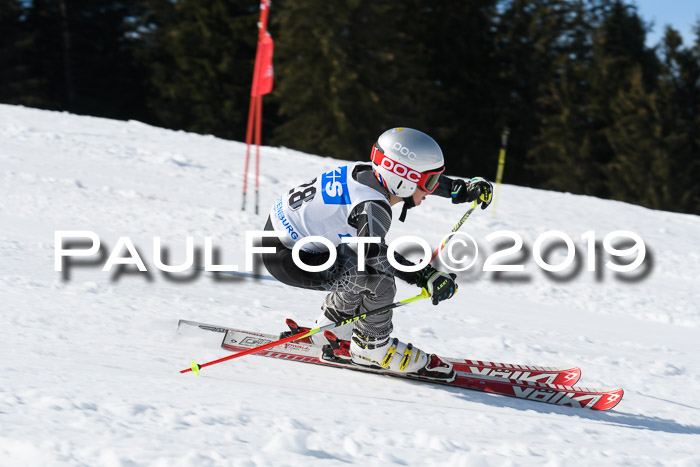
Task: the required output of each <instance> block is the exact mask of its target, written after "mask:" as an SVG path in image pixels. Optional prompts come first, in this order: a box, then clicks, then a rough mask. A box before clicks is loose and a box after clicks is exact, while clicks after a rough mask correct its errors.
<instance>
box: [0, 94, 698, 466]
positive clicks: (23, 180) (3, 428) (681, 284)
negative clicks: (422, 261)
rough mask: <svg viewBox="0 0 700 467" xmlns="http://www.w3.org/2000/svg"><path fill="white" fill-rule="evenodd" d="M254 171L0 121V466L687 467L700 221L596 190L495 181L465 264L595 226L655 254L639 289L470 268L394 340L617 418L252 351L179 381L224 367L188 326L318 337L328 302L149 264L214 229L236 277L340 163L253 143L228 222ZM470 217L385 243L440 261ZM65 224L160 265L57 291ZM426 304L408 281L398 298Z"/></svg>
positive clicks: (84, 133) (453, 216) (161, 144)
mask: <svg viewBox="0 0 700 467" xmlns="http://www.w3.org/2000/svg"><path fill="white" fill-rule="evenodd" d="M378 131H379V130H378ZM244 155H245V145H244V144H241V143H237V142H230V141H223V140H219V139H216V138H214V137H211V136H202V135H195V134H189V133H184V132H174V131H169V130H163V129H159V128H154V127H150V126H147V125H144V124H141V123H138V122H133V121H131V122H119V121H111V120H105V119H99V118H91V117H80V116H74V115H69V114H66V113H58V112H47V111H39V110H34V109H27V108H22V107H14V106H7V105H0V310H2V311H1V313H0V350H1V351H2V363H1V364H0V465H6V466H15V465H57V464H72V465H76V464H80V465H168V466H170V465H187V466H189V465H192V466H199V465H240V466H244V465H300V464H306V465H320V464H324V465H326V464H328V465H345V464H348V463H358V464H368V465H387V464H408V465H470V466H471V465H534V464H537V465H545V464H546V465H591V464H598V465H620V464H627V465H658V464H665V465H668V464H670V465H688V466H690V465H700V454H699V453H698V446H700V422H698V416H700V402H698V398H697V396H696V393H697V390H698V389H700V384H699V383H700V376H699V375H700V357H699V355H700V343H699V339H698V338H699V337H700V333H699V326H700V305H698V292H697V290H698V288H700V261H699V260H700V247H698V239H699V234H700V218H698V217H697V216H690V215H682V214H673V213H668V212H660V211H652V210H648V209H645V208H642V207H638V206H632V205H628V204H624V203H620V202H613V201H606V200H600V199H596V198H591V197H586V196H574V195H571V194H567V193H556V192H547V191H541V190H533V189H528V188H522V187H516V186H509V185H504V186H502V187H501V191H500V198H499V201H498V205H497V211H496V216H495V217H492V215H491V214H490V213H489V212H488V211H485V212H482V211H481V210H478V211H477V212H475V213H474V214H473V215H472V217H470V218H469V219H468V221H467V222H466V223H465V225H464V226H463V227H462V230H463V231H465V232H468V233H470V234H471V235H473V236H474V237H475V238H476V239H477V240H478V242H479V245H480V246H481V247H482V249H483V251H484V253H482V255H481V256H480V261H479V262H477V266H478V267H480V266H481V265H483V259H484V258H485V254H487V253H488V252H489V251H493V245H491V244H489V242H487V241H485V240H484V237H485V236H486V235H488V234H489V233H491V232H494V231H497V230H504V229H507V230H512V231H515V232H517V233H518V234H520V235H521V236H522V237H523V238H524V240H525V244H526V245H528V246H529V247H530V248H531V247H532V245H533V242H534V240H535V238H536V237H537V236H538V235H540V234H542V233H543V232H545V231H547V230H560V231H563V232H566V233H567V234H569V235H570V236H571V237H572V238H573V239H574V241H575V242H576V244H577V246H578V247H579V248H581V251H580V252H579V253H582V252H584V251H585V242H584V241H583V240H581V238H580V237H581V235H582V234H583V233H584V232H586V231H589V230H594V231H595V232H596V238H597V239H599V240H602V238H603V237H604V236H605V235H606V234H607V233H609V232H611V231H614V230H631V231H634V232H636V233H637V234H639V235H640V236H641V237H642V238H643V239H644V241H645V243H646V245H647V248H648V250H649V252H650V258H647V260H646V261H645V264H644V266H645V267H647V268H648V271H647V274H646V276H645V277H644V278H642V279H640V280H636V281H623V280H620V279H619V278H618V277H616V276H615V274H614V273H612V272H611V271H609V270H606V269H605V268H604V267H603V268H602V274H601V273H600V271H601V268H599V270H598V271H599V272H598V273H593V272H588V271H587V270H586V267H585V263H584V266H583V267H582V269H581V270H580V271H579V272H578V273H577V274H575V275H574V276H573V278H572V279H570V280H568V281H554V280H551V279H549V278H547V277H546V276H545V274H543V272H542V271H541V270H540V269H539V268H538V267H537V266H536V265H535V263H534V262H533V260H532V257H531V256H527V257H526V258H525V260H524V261H523V262H524V264H525V273H524V274H525V277H523V274H518V275H517V276H518V277H514V275H513V274H510V275H506V276H505V277H506V278H507V280H495V278H494V274H493V273H484V272H481V273H479V272H478V271H476V270H475V271H472V272H470V273H465V274H462V275H461V276H460V284H461V288H460V293H459V294H458V295H457V296H456V297H455V298H454V299H452V300H450V301H449V302H447V303H445V304H443V305H440V306H439V307H433V306H432V305H431V304H430V303H428V301H421V302H418V303H416V304H412V305H409V306H406V307H404V308H402V309H401V310H400V311H398V310H397V312H396V314H395V329H396V331H395V332H396V335H397V336H400V337H402V338H404V339H406V340H410V341H411V342H413V343H414V344H416V345H418V346H420V347H422V348H424V349H426V350H428V351H432V352H438V353H441V354H444V355H447V356H462V357H468V358H474V359H483V360H495V361H505V362H512V363H523V364H526V363H530V364H540V365H566V364H574V365H578V366H580V367H581V368H582V370H583V377H582V379H581V383H582V384H583V385H585V386H589V387H600V386H602V387H610V386H621V387H623V388H625V391H626V392H625V397H624V399H623V401H622V402H621V403H620V404H619V405H618V406H617V407H616V408H615V409H614V410H613V411H610V412H605V413H599V412H592V411H586V410H575V409H571V408H567V407H554V406H549V405H546V404H538V403H534V402H528V401H523V400H515V399H509V398H505V397H499V396H493V395H488V394H483V393H478V392H469V391H465V392H463V391H457V390H453V389H446V388H441V387H433V386H430V385H425V384H417V383H412V382H409V381H403V380H396V379H393V378H387V377H380V376H373V375H366V374H357V373H355V372H348V371H342V370H333V369H329V368H320V367H314V366H310V365H302V364H295V363H291V362H282V361H275V360H271V359H262V358H258V357H252V356H251V357H245V358H242V359H240V360H235V361H232V362H227V363H224V364H221V365H216V366H212V367H210V368H207V369H205V370H203V371H202V375H201V376H200V377H195V376H193V375H191V374H188V375H180V374H179V372H178V370H179V369H181V368H186V367H188V366H189V362H190V361H191V360H192V359H196V360H197V361H199V362H205V361H209V360H212V359H215V358H218V357H220V356H222V355H224V352H223V351H221V349H218V348H217V347H216V346H215V345H202V343H201V342H199V341H196V340H190V339H184V338H181V337H180V338H178V337H177V336H176V335H175V327H176V324H177V320H178V319H179V318H186V319H193V320H198V321H204V322H210V323H214V324H224V325H233V326H237V327H241V328H243V329H253V330H259V331H265V332H278V331H280V330H282V327H283V323H284V319H285V318H287V317H292V318H295V319H296V320H297V321H298V322H300V323H310V322H312V320H313V319H314V318H315V317H316V316H317V314H318V311H319V306H320V303H321V301H322V299H323V296H324V294H323V293H321V292H310V291H305V290H297V289H292V288H289V287H286V286H284V285H282V284H280V283H278V282H275V281H270V280H256V279H250V278H242V277H235V276H222V277H221V278H218V279H215V278H214V276H212V275H211V274H209V273H200V274H195V275H191V276H190V277H189V278H187V277H186V278H184V279H183V280H175V279H174V278H173V277H166V276H164V275H163V274H162V273H161V272H160V271H158V270H156V269H155V268H154V267H153V264H154V263H153V258H152V251H153V247H152V243H151V242H152V238H153V237H154V236H160V237H162V241H163V244H164V245H165V246H166V247H167V248H168V250H169V251H170V260H169V263H172V264H175V263H177V262H179V261H181V260H183V259H184V257H185V238H186V237H187V236H193V237H194V239H195V244H196V245H197V246H200V247H201V246H202V245H203V241H204V240H203V239H204V237H206V236H210V237H213V241H214V245H215V246H216V247H217V248H218V249H219V250H220V252H221V262H222V263H234V264H239V265H240V267H241V269H242V268H243V264H244V254H243V247H244V238H245V231H247V230H260V229H261V228H262V226H263V224H264V221H265V218H266V211H267V208H268V206H270V205H271V203H272V201H273V200H274V198H275V197H276V196H277V195H278V194H280V193H282V192H284V191H286V190H288V189H289V188H291V187H292V186H295V185H297V184H299V183H301V182H304V181H307V180H308V179H310V178H311V177H312V176H314V175H316V174H317V173H320V172H321V171H324V170H327V169H330V168H332V167H334V166H336V165H337V164H338V161H337V160H334V159H329V158H321V157H317V156H312V155H307V154H302V153H299V152H295V151H291V150H288V149H284V148H270V147H265V148H262V150H261V155H262V172H263V174H264V175H263V176H262V177H261V206H262V211H263V213H265V214H263V215H260V216H256V215H255V214H252V212H251V211H252V203H251V201H252V198H253V196H252V195H251V196H249V206H248V210H246V211H245V212H241V210H240V206H241V184H242V168H243V162H244V161H243V159H244ZM448 164H449V159H448ZM494 165H495V162H494ZM506 172H507V167H506ZM251 173H252V169H251ZM454 175H464V176H467V175H469V176H471V175H477V174H454ZM484 175H487V176H488V175H489V174H484ZM397 209H398V208H397ZM464 210H465V207H464V205H462V206H454V205H452V204H451V203H449V202H448V201H447V200H444V199H439V198H436V199H428V200H427V201H426V202H425V205H424V206H422V207H421V208H418V209H414V210H412V211H411V212H410V213H409V216H408V219H407V221H406V223H405V224H400V223H398V222H396V223H395V225H394V228H393V230H392V232H391V235H392V236H390V238H389V240H391V239H393V238H397V237H398V236H401V235H409V234H410V235H418V236H421V237H423V238H425V239H427V240H429V241H430V243H431V244H432V245H436V244H437V243H438V241H439V240H440V239H441V237H442V235H444V234H445V233H447V232H449V230H450V229H451V228H452V226H453V225H454V223H455V222H456V221H457V220H458V219H459V218H460V216H461V215H462V214H463V212H464ZM56 230H89V231H93V232H95V233H96V234H98V235H99V237H100V239H101V240H102V243H103V246H105V247H106V250H105V253H106V254H109V253H110V251H111V248H112V247H114V245H115V244H116V242H117V240H118V238H119V237H120V236H128V237H130V238H131V239H132V240H133V242H134V244H135V245H136V247H137V248H138V250H139V252H140V253H141V255H142V256H143V258H144V261H145V262H146V265H147V266H148V268H149V271H150V272H149V273H148V274H144V273H134V272H133V270H131V272H126V273H124V274H114V271H113V272H112V273H108V272H102V270H101V267H102V263H99V262H97V261H93V263H92V264H87V265H85V264H84V265H82V266H80V267H73V268H70V270H69V272H70V278H69V279H63V278H62V274H61V273H60V272H56V271H54V232H55V231H56ZM558 252H559V253H562V254H563V252H562V251H559V250H558ZM579 256H580V257H581V258H582V259H583V258H585V256H584V255H582V254H579ZM513 258H515V259H517V258H518V256H513V257H511V259H513ZM561 259H562V257H561V255H558V254H555V255H554V256H553V257H552V259H551V262H552V263H556V262H558V261H561ZM603 259H604V260H607V257H606V256H604V257H603ZM259 273H261V274H267V272H266V271H264V269H263V270H259ZM518 278H519V279H520V280H518ZM415 293H416V289H414V288H412V287H409V286H407V285H405V284H401V285H400V286H399V295H398V298H403V297H407V296H410V295H413V294H415Z"/></svg>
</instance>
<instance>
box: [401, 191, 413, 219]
mask: <svg viewBox="0 0 700 467" xmlns="http://www.w3.org/2000/svg"><path fill="white" fill-rule="evenodd" d="M414 207H416V202H415V201H413V196H407V197H405V198H403V209H401V215H400V216H399V220H400V221H401V222H403V221H405V220H406V213H407V212H408V210H409V209H411V208H414Z"/></svg>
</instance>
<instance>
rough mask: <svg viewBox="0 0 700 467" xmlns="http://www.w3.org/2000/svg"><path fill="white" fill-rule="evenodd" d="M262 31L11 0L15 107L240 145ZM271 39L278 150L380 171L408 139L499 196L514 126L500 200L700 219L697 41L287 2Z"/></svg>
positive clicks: (580, 16) (250, 11) (373, 4)
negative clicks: (374, 160)
mask: <svg viewBox="0 0 700 467" xmlns="http://www.w3.org/2000/svg"><path fill="white" fill-rule="evenodd" d="M258 20H259V0H122V1H107V0H33V1H21V0H0V31H1V34H0V41H2V43H1V45H0V102H1V103H6V104H14V105H24V106H30V107H37V108H42V109H51V110H65V111H69V112H73V113H77V114H84V115H94V116H100V117H107V118H116V119H135V120H140V121H143V122H146V123H149V124H153V125H157V126H162V127H166V128H172V129H181V130H186V131H192V132H198V133H205V134H213V135H216V136H219V137H222V138H228V139H233V140H237V141H243V140H244V139H245V133H246V122H247V117H248V106H249V102H250V88H251V82H252V75H253V66H254V60H255V50H256V42H257V22H258ZM652 27H653V28H663V29H662V30H663V35H662V39H661V40H660V42H659V43H658V44H654V45H653V46H651V47H650V46H648V45H647V44H646V37H647V35H648V34H649V32H650V30H651V28H652ZM268 29H269V31H270V34H271V35H272V37H273V38H274V41H275V54H274V70H275V86H274V90H273V92H272V93H271V94H268V95H266V96H265V98H264V104H263V108H264V112H263V118H264V119H263V130H262V134H263V143H264V144H265V145H273V146H285V147H289V148H294V149H297V150H300V151H305V152H309V153H312V154H319V155H323V156H330V157H337V158H342V159H350V160H367V159H368V158H369V154H370V149H371V147H372V144H373V143H374V141H375V140H376V138H377V137H378V136H379V135H380V134H381V133H382V132H383V131H384V130H386V129H388V128H392V127H396V126H407V127H412V128H417V129H420V130H422V131H425V132H426V133H428V134H430V135H431V136H433V138H435V139H436V140H437V141H438V143H439V144H440V145H441V147H442V149H443V151H444V153H445V156H446V160H447V173H449V174H452V175H459V176H464V177H467V176H469V177H471V176H476V175H479V176H483V177H486V178H489V179H493V178H494V177H495V175H496V167H497V160H498V150H499V144H500V139H501V133H502V132H503V130H504V128H506V127H507V128H509V129H510V139H509V145H508V153H507V163H506V167H505V174H504V179H503V181H504V183H509V184H515V185H522V186H530V187H536V188H544V189H551V190H558V191H567V192H571V193H577V194H587V195H593V196H598V197H602V198H607V199H615V200H620V201H625V202H629V203H634V204H639V205H642V206H646V207H649V208H652V209H663V210H669V211H676V212H685V213H693V214H700V131H699V129H700V23H698V24H697V26H696V28H695V35H694V42H693V43H684V42H683V40H682V38H681V36H680V34H679V33H678V31H676V30H674V29H673V28H671V27H668V26H665V25H652V24H646V23H645V22H644V21H643V20H642V18H641V17H640V15H639V12H638V11H637V9H636V7H635V6H634V4H633V3H632V2H631V1H627V0H569V1H564V0H470V1H454V0H432V1H427V0H401V1H389V0H373V1H371V0H364V1H363V0H334V1H320V0H273V1H272V8H271V14H270V21H269V27H268ZM263 167H264V161H263Z"/></svg>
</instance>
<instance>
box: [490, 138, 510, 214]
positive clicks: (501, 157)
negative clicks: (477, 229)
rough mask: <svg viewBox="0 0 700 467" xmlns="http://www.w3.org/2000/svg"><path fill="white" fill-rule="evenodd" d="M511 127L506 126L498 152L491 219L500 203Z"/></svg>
mask: <svg viewBox="0 0 700 467" xmlns="http://www.w3.org/2000/svg"><path fill="white" fill-rule="evenodd" d="M509 134H510V129H509V128H508V127H505V128H504V129H503V134H502V135H501V150H500V152H499V153H498V170H496V193H494V195H493V196H494V200H493V208H492V209H491V219H493V218H494V217H496V206H497V205H498V190H499V188H501V179H502V178H503V167H504V166H505V165H506V147H507V146H508V135H509Z"/></svg>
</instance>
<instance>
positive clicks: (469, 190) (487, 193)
mask: <svg viewBox="0 0 700 467" xmlns="http://www.w3.org/2000/svg"><path fill="white" fill-rule="evenodd" d="M450 194H451V195H452V203H454V204H458V203H466V202H471V201H476V202H477V203H478V204H481V209H486V208H487V207H489V204H491V200H492V198H493V185H491V182H489V181H488V180H486V179H483V178H481V177H474V178H472V179H471V180H469V181H468V182H465V181H464V180H460V179H455V180H453V181H452V192H451V193H450Z"/></svg>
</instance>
